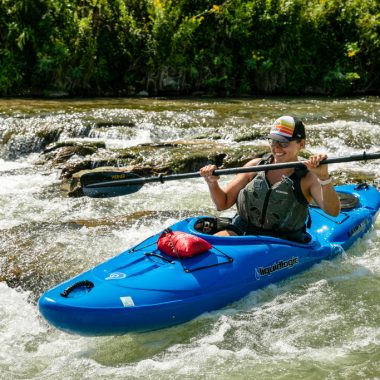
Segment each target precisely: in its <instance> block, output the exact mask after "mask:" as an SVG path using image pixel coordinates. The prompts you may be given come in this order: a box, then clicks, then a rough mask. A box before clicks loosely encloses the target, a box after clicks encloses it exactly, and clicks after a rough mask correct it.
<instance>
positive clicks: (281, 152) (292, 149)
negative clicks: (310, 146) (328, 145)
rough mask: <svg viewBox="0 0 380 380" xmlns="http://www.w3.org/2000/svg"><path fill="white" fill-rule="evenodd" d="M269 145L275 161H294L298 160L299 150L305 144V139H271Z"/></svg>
mask: <svg viewBox="0 0 380 380" xmlns="http://www.w3.org/2000/svg"><path fill="white" fill-rule="evenodd" d="M269 145H270V147H271V152H272V154H273V157H274V161H275V162H292V161H297V158H298V154H299V151H300V150H301V149H302V148H303V147H304V146H305V140H293V141H289V142H286V143H282V142H279V141H276V140H272V139H271V140H269Z"/></svg>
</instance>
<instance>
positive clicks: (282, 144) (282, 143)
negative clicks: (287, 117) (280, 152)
mask: <svg viewBox="0 0 380 380" xmlns="http://www.w3.org/2000/svg"><path fill="white" fill-rule="evenodd" d="M292 141H298V139H293V140H290V141H277V140H273V139H268V142H269V145H270V146H272V147H274V146H280V147H281V148H287V147H288V146H289V145H290V143H291V142H292Z"/></svg>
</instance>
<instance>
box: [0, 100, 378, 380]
mask: <svg viewBox="0 0 380 380" xmlns="http://www.w3.org/2000/svg"><path fill="white" fill-rule="evenodd" d="M281 114H293V115H297V116H299V117H301V118H303V119H304V120H305V123H306V125H307V129H308V132H309V136H310V139H309V143H308V144H309V145H308V149H309V150H310V151H311V152H321V151H324V152H327V153H328V154H329V155H330V156H331V157H332V156H339V155H347V154H354V153H362V152H363V150H367V151H368V152H376V151H379V150H380V144H379V141H380V98H378V97H363V98H356V99H324V98H321V99H318V98H266V99H261V98H258V99H224V100H208V99H202V100H199V99H198V100H197V99H193V100H191V99H89V100H87V99H82V100H27V99H26V100H25V99H19V100H18V99H3V100H0V183H1V185H0V236H1V239H0V341H1V346H0V379H47V378H49V379H62V380H63V379H65V380H67V379H92V378H98V379H165V380H166V379H181V380H185V379H221V380H222V379H233V380H235V379H236V380H238V379H269V378H271V379H289V380H290V379H292V380H294V379H379V378H380V291H379V285H380V254H379V251H380V221H377V222H376V225H375V226H374V228H373V230H372V231H371V232H370V233H368V234H367V235H366V237H365V238H364V239H362V240H361V241H359V242H358V243H357V244H355V246H354V247H352V248H351V249H350V250H349V251H348V252H346V253H345V254H344V255H343V257H341V258H338V259H335V260H333V261H328V262H322V263H320V264H318V265H316V266H314V267H313V268H311V269H310V270H308V271H306V272H304V273H302V274H300V275H297V276H295V277H292V278H290V279H288V280H286V281H283V282H280V283H277V284H275V285H271V286H269V287H267V288H265V289H262V290H260V291H255V292H252V293H251V294H249V295H248V296H246V297H245V298H243V299H242V300H240V301H238V302H235V303H233V304H231V305H229V306H228V307H226V308H224V309H222V310H218V311H215V312H212V313H209V314H206V315H202V316H200V317H199V318H197V319H195V320H193V321H191V322H189V323H186V324H183V325H180V326H177V327H174V328H170V329H165V330H161V331H155V332H149V333H144V334H127V335H125V336H118V337H96V338H88V337H80V336H75V335H69V334H66V333H63V332H60V331H58V330H56V329H54V328H52V327H51V326H49V325H48V324H47V323H46V322H45V321H44V320H43V319H42V317H41V316H40V314H39V312H38V308H37V306H36V302H37V300H38V297H39V296H40V295H41V293H42V292H43V291H44V290H46V289H47V288H49V287H52V286H53V285H54V284H56V283H58V282H61V281H63V280H65V279H67V278H69V277H72V276H74V275H76V274H78V273H80V272H82V271H84V270H86V269H88V268H91V267H92V266H94V265H96V264H98V263H100V262H102V261H104V260H106V259H108V258H110V257H112V256H114V255H116V254H117V253H119V252H121V251H123V250H125V249H126V248H127V247H130V246H132V245H134V244H136V243H137V242H139V241H141V240H143V239H144V238H145V237H148V236H150V235H151V234H152V233H156V232H158V231H160V230H161V229H162V228H163V227H166V226H168V225H170V224H172V223H173V222H175V221H178V220H180V219H181V218H183V217H185V216H188V215H193V214H216V211H215V210H214V208H213V205H212V202H211V200H210V198H209V195H208V192H207V186H206V185H205V184H204V183H203V182H202V181H201V180H200V179H192V180H183V181H171V182H169V183H165V184H151V185H146V186H144V187H143V188H142V189H141V190H140V191H139V192H136V193H133V194H130V195H127V196H124V197H117V198H108V199H90V198H86V197H79V198H70V197H68V196H67V193H66V192H65V191H64V190H63V189H62V186H61V179H60V169H61V167H60V166H59V165H47V164H41V154H42V150H43V149H42V148H41V146H40V145H39V144H40V140H39V139H38V138H36V136H37V137H38V136H39V133H40V129H41V128H42V127H43V128H44V129H45V130H46V128H47V129H49V128H51V130H52V131H57V130H59V138H58V140H60V139H62V140H63V139H67V138H70V139H74V140H75V139H76V140H81V139H83V133H84V134H85V136H86V138H87V139H93V140H94V141H95V140H96V141H99V140H102V141H104V142H105V144H106V146H107V147H113V148H123V149H128V148H129V147H133V146H136V145H139V144H145V143H153V142H156V143H157V142H163V141H170V140H175V139H184V140H186V139H192V138H194V136H199V135H200V134H202V135H203V136H206V137H205V138H206V140H207V136H210V138H211V135H213V141H220V142H223V144H226V145H231V146H236V144H238V143H237V139H236V136H238V135H242V134H246V133H249V131H251V130H255V129H257V130H263V129H265V128H267V126H268V125H269V123H270V122H271V121H272V120H273V119H275V118H276V117H278V116H280V115H281ZM94 120H95V121H96V123H95V124H94ZM112 120H113V121H114V124H113V125H110V124H112V123H110V121H112ZM120 120H122V121H123V123H120ZM102 123H103V124H102ZM106 124H107V127H104V126H105V125H106ZM121 124H122V125H121ZM102 125H103V126H102ZM132 125H133V126H132ZM89 126H90V127H89ZM83 131H85V132H83ZM250 143H252V142H249V141H244V142H241V144H245V145H247V144H250ZM71 159H72V160H75V157H72V158H71ZM331 170H332V173H333V174H334V173H336V175H337V176H338V175H340V178H342V173H345V172H346V171H350V172H359V173H364V175H368V178H369V179H373V178H380V169H379V162H367V163H363V162H360V163H346V164H335V165H332V168H331ZM362 175H363V174H362ZM229 179H230V178H222V182H223V183H226V182H227V181H228V180H229ZM231 213H233V210H229V211H227V212H225V213H222V214H223V215H230V214H231ZM139 215H140V216H141V217H140V216H139ZM121 216H123V217H124V218H122V219H120V217H121ZM152 318H154V315H152Z"/></svg>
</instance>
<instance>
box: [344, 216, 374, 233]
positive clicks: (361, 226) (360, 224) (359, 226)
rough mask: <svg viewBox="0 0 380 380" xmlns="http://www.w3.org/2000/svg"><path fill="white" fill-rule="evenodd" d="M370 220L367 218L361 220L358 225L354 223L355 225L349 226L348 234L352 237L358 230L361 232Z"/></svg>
mask: <svg viewBox="0 0 380 380" xmlns="http://www.w3.org/2000/svg"><path fill="white" fill-rule="evenodd" d="M369 223H370V222H369V221H368V220H367V219H364V220H363V221H361V222H360V223H359V224H358V225H356V226H355V227H353V228H351V229H350V231H348V236H349V237H352V236H355V235H357V234H358V233H359V232H361V231H362V230H363V229H364V228H366V227H367V226H368V224H369Z"/></svg>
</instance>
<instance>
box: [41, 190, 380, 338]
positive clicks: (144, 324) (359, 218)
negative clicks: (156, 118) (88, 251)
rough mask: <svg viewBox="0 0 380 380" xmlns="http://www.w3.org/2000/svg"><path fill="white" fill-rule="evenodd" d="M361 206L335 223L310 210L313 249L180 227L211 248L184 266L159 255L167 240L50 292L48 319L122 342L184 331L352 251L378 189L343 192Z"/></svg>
mask: <svg viewBox="0 0 380 380" xmlns="http://www.w3.org/2000/svg"><path fill="white" fill-rule="evenodd" d="M337 190H339V191H342V192H345V193H347V194H352V195H353V196H354V197H356V198H357V199H358V202H356V204H355V206H353V207H351V208H347V209H343V210H342V212H341V213H340V215H339V216H337V217H331V216H328V215H327V214H325V213H324V212H323V211H321V210H320V209H318V208H311V210H310V213H311V218H312V225H311V227H310V229H309V230H308V232H309V234H310V236H311V241H310V242H309V243H307V244H303V243H297V242H293V241H289V240H284V239H279V238H276V237H270V236H231V237H225V236H215V235H208V234H205V233H203V232H200V231H198V230H197V229H196V226H197V225H198V224H199V221H202V220H203V219H205V218H210V217H209V216H201V217H194V218H188V219H185V220H182V221H179V222H178V223H175V224H174V225H172V226H171V227H170V228H171V229H172V230H173V231H183V232H187V233H190V234H194V235H198V236H200V237H202V238H204V239H206V240H207V241H209V242H210V243H211V245H212V248H211V249H210V250H209V251H207V252H205V253H203V254H201V255H198V256H195V257H191V258H186V259H177V258H172V257H170V256H167V255H165V254H164V253H162V252H160V251H159V250H158V248H157V240H158V238H159V236H160V234H161V233H158V234H156V235H153V236H151V237H149V238H148V239H146V240H145V241H143V242H141V243H139V244H137V245H136V246H135V247H132V248H130V249H128V250H126V251H125V252H123V253H121V254H119V255H118V256H116V257H114V258H112V259H110V260H108V261H106V262H104V263H102V264H100V265H98V266H96V267H95V268H93V269H91V270H89V271H87V272H84V273H82V274H80V275H79V276H77V277H75V278H73V279H70V280H68V281H66V282H64V283H62V284H60V285H58V286H56V287H55V288H53V289H51V290H49V291H47V292H46V293H45V294H44V295H42V297H41V298H40V301H39V308H40V311H41V313H42V315H43V316H44V317H45V318H46V319H47V320H48V321H49V322H50V323H51V324H52V325H54V326H55V327H57V328H59V329H61V330H64V331H67V332H70V333H77V334H82V335H116V334H125V333H128V332H136V331H148V330H154V329H159V328H165V327H169V326H172V325H175V324H178V323H183V322H186V321H189V320H191V319H193V318H194V317H196V316H198V315H200V314H202V313H204V312H208V311H212V310H215V309H219V308H221V307H224V306H226V305H227V304H229V303H231V302H234V301H236V300H238V299H240V298H241V297H243V296H244V295H246V294H248V293H249V292H250V291H252V290H256V289H260V288H262V287H264V286H267V285H268V284H271V283H274V282H276V281H280V280H282V279H285V278H287V277H289V276H291V275H294V274H296V273H299V272H301V271H303V270H305V269H307V268H309V267H311V266H312V265H313V264H315V263H317V262H320V261H321V260H326V259H331V258H333V257H335V256H336V255H339V254H341V253H342V252H344V250H346V249H348V248H349V247H350V246H351V245H352V244H354V242H355V241H357V239H358V238H360V237H362V236H363V235H364V234H365V233H366V232H367V231H368V230H369V229H370V228H371V226H372V223H373V221H374V219H375V218H376V216H377V213H378V211H379V208H380V193H379V192H378V191H377V190H376V189H375V188H373V187H363V188H356V187H354V186H342V187H340V188H337Z"/></svg>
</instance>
